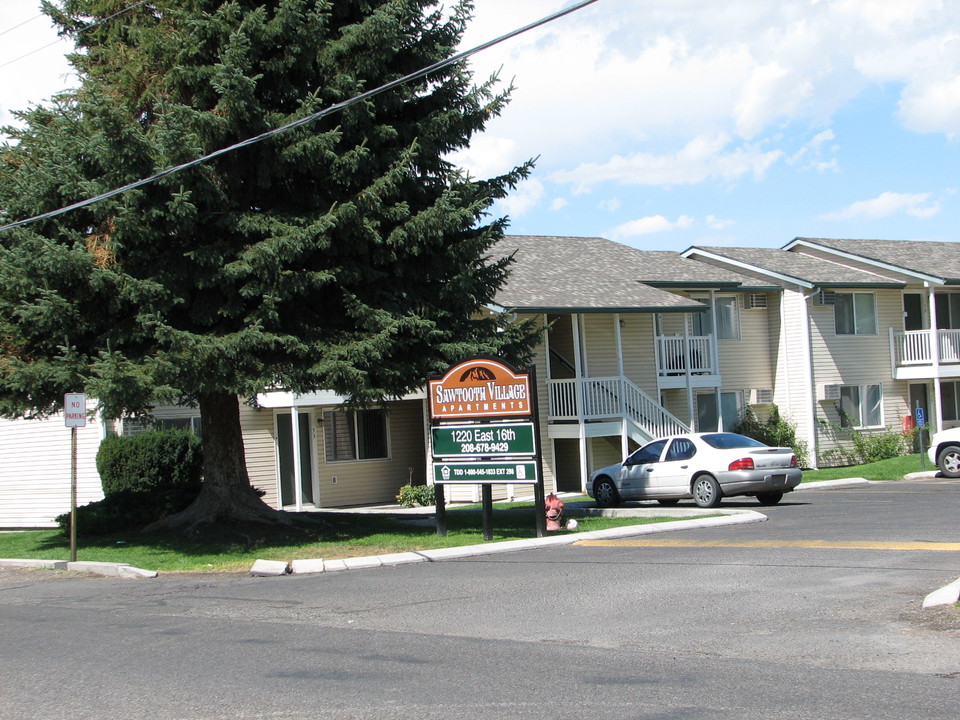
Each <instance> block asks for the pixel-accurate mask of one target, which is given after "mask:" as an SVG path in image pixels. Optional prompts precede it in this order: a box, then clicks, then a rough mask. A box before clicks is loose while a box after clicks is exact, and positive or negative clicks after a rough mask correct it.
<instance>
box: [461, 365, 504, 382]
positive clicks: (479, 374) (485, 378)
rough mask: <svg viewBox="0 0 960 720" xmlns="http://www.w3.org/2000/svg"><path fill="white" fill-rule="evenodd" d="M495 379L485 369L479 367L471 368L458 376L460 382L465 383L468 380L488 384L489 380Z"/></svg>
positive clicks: (495, 377) (494, 376)
mask: <svg viewBox="0 0 960 720" xmlns="http://www.w3.org/2000/svg"><path fill="white" fill-rule="evenodd" d="M496 379H497V376H496V375H494V374H493V373H492V372H490V371H489V370H487V368H485V367H479V366H476V367H472V368H470V369H468V370H466V371H465V372H464V373H463V374H462V375H461V376H460V382H466V381H467V380H470V381H472V382H489V381H490V380H494V381H495V380H496Z"/></svg>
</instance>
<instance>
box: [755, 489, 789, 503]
mask: <svg viewBox="0 0 960 720" xmlns="http://www.w3.org/2000/svg"><path fill="white" fill-rule="evenodd" d="M782 499H783V493H782V492H763V493H757V500H759V501H760V504H761V505H776V504H777V503H778V502H780V501H781V500H782Z"/></svg>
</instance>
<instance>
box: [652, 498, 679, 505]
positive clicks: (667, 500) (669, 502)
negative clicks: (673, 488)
mask: <svg viewBox="0 0 960 720" xmlns="http://www.w3.org/2000/svg"><path fill="white" fill-rule="evenodd" d="M657 502H658V503H660V504H661V505H676V504H677V503H678V502H680V498H663V499H662V500H657Z"/></svg>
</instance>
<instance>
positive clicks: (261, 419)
mask: <svg viewBox="0 0 960 720" xmlns="http://www.w3.org/2000/svg"><path fill="white" fill-rule="evenodd" d="M240 427H241V431H242V433H243V452H244V457H245V458H246V461H247V474H248V475H249V476H250V484H251V485H253V486H254V487H255V488H258V489H260V490H263V491H265V492H266V495H264V496H263V501H264V502H265V503H267V505H269V506H270V507H274V508H279V507H280V505H279V502H280V499H279V495H278V488H277V439H276V435H275V430H274V422H273V410H269V409H266V408H253V407H251V406H250V405H248V404H246V403H243V402H241V403H240Z"/></svg>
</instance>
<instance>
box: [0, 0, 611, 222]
mask: <svg viewBox="0 0 960 720" xmlns="http://www.w3.org/2000/svg"><path fill="white" fill-rule="evenodd" d="M144 1H146V0H144ZM597 1H598V0H580V2H577V3H575V4H573V5H570V6H569V7H566V8H564V9H562V10H558V11H557V12H554V13H551V14H550V15H547V16H545V17H542V18H540V19H539V20H536V21H534V22H532V23H530V24H529V25H524V26H523V27H521V28H518V29H516V30H511V31H510V32H508V33H506V34H505V35H501V36H500V37H497V38H494V39H493V40H488V41H487V42H485V43H482V44H481V45H477V46H476V47H473V48H470V49H469V50H465V51H463V52H459V53H457V54H455V55H451V56H450V57H448V58H446V59H444V60H440V61H439V62H436V63H434V64H433V65H429V66H427V67H425V68H422V69H420V70H416V71H414V72H412V73H410V74H408V75H404V76H403V77H401V78H398V79H396V80H392V81H390V82H388V83H385V84H383V85H380V86H379V87H376V88H373V89H372V90H368V91H367V92H365V93H361V94H360V95H356V96H354V97H352V98H349V99H347V100H344V101H343V102H339V103H336V104H334V105H330V106H329V107H326V108H324V109H323V110H319V111H318V112H315V113H312V114H310V115H306V116H304V117H302V118H300V119H299V120H294V121H293V122H290V123H287V124H286V125H282V126H280V127H277V128H274V129H273V130H267V131H266V132H263V133H260V134H259V135H255V136H253V137H250V138H247V139H246V140H241V141H240V142H238V143H235V144H233V145H230V146H228V147H225V148H221V149H219V150H215V151H214V152H212V153H209V154H207V155H204V156H202V157H199V158H197V159H196V160H191V161H189V162H186V163H183V164H182V165H177V166H175V167H171V168H168V169H166V170H161V171H160V172H158V173H155V174H154V175H150V176H149V177H145V178H142V179H140V180H135V181H134V182H132V183H128V184H126V185H123V186H122V187H118V188H114V189H113V190H109V191H107V192H105V193H101V194H100V195H95V196H94V197H91V198H87V199H86V200H81V201H79V202H75V203H73V204H72V205H67V206H66V207H62V208H59V209H57V210H51V211H49V212H45V213H42V214H41V215H34V216H33V217H28V218H25V219H23V220H18V221H16V222H12V223H9V224H7V225H0V232H2V231H4V230H9V229H11V228H15V227H20V226H22V225H27V224H29V223H33V222H36V221H37V220H47V219H49V218H53V217H57V216H58V215H63V214H65V213H68V212H71V211H73V210H78V209H80V208H83V207H87V206H89V205H93V204H94V203H98V202H100V201H101V200H106V199H108V198H112V197H114V196H116V195H120V194H121V193H125V192H126V191H127V190H134V189H135V188H138V187H142V186H144V185H148V184H149V183H152V182H154V181H156V180H159V179H160V178H164V177H167V176H168V175H173V174H175V173H178V172H180V171H182V170H186V169H188V168H191V167H194V166H196V165H200V164H202V163H205V162H206V161H208V160H212V159H213V158H216V157H220V156H221V155H226V154H227V153H230V152H233V151H234V150H239V149H240V148H244V147H248V146H250V145H254V144H255V143H258V142H261V141H262V140H266V139H267V138H271V137H273V136H275V135H279V134H280V133H283V132H286V131H287V130H291V129H293V128H296V127H300V126H301V125H306V124H308V123H311V122H313V121H314V120H319V119H320V118H322V117H326V116H327V115H332V114H333V113H336V112H339V111H340V110H343V109H344V108H348V107H350V106H351V105H355V104H357V103H360V102H363V101H364V100H368V99H370V98H372V97H374V96H376V95H380V94H381V93H385V92H387V91H388V90H392V89H393V88H395V87H398V86H400V85H403V84H405V83H408V82H410V81H411V80H417V79H419V78H422V77H424V76H425V75H429V74H431V73H434V72H436V71H437V70H441V69H443V68H445V67H447V66H448V65H453V64H455V63H458V62H460V61H461V60H464V59H466V58H468V57H470V56H471V55H475V54H476V53H478V52H481V51H482V50H486V49H487V48H490V47H493V46H494V45H498V44H500V43H502V42H504V41H506V40H509V39H511V38H514V37H516V36H518V35H522V34H523V33H525V32H528V31H530V30H533V29H535V28H538V27H540V26H542V25H546V24H547V23H550V22H553V21H554V20H557V19H559V18H561V17H564V16H565V15H569V14H571V13H573V12H576V11H577V10H581V9H583V8H585V7H586V6H588V5H592V4H593V3H595V2H597ZM138 4H142V3H138Z"/></svg>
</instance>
